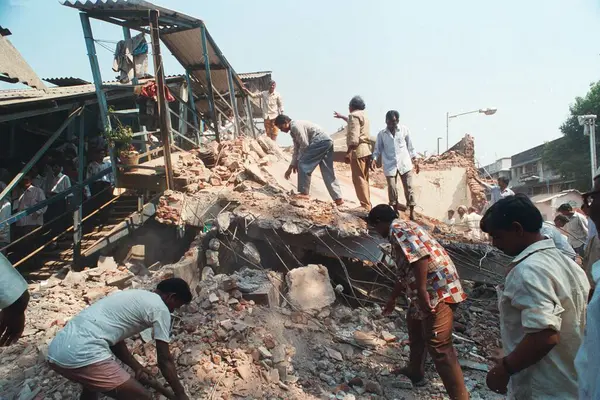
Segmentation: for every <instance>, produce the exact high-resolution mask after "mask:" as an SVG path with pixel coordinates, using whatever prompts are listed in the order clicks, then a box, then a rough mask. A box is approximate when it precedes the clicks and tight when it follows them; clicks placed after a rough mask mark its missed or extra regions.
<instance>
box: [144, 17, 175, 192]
mask: <svg viewBox="0 0 600 400" xmlns="http://www.w3.org/2000/svg"><path fill="white" fill-rule="evenodd" d="M159 29H160V27H159V25H158V10H150V36H151V39H152V54H153V59H154V75H155V77H156V90H157V91H158V118H159V123H160V136H161V139H162V143H163V155H164V157H165V173H166V178H167V190H169V189H173V188H174V187H175V186H174V185H173V165H172V162H171V161H172V160H171V142H170V137H171V135H170V133H171V116H170V115H169V104H168V103H167V98H166V96H165V89H166V85H165V72H164V69H163V62H162V55H161V54H160V38H159Z"/></svg>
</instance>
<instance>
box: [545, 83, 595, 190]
mask: <svg viewBox="0 0 600 400" xmlns="http://www.w3.org/2000/svg"><path fill="white" fill-rule="evenodd" d="M569 110H570V112H571V115H570V116H569V117H568V118H567V120H566V121H565V122H564V123H563V124H562V125H561V127H560V130H561V132H562V133H563V137H562V138H561V139H560V140H554V141H552V142H549V143H546V145H545V146H544V153H543V156H542V161H543V163H544V165H547V166H548V167H550V168H551V169H552V170H553V171H556V172H557V173H559V174H560V175H561V176H562V177H563V178H564V179H569V180H571V179H573V180H575V188H576V189H579V190H581V191H587V190H589V189H590V182H591V180H592V177H591V171H590V169H591V161H590V138H589V136H585V135H584V134H583V126H581V125H579V121H578V120H577V116H579V115H585V114H595V115H598V116H600V82H596V83H593V84H591V85H590V90H589V91H588V93H587V94H586V95H585V97H576V98H575V102H574V103H573V104H572V105H571V106H570V107H569ZM598 134H600V132H598V133H597V135H598ZM596 153H598V140H596Z"/></svg>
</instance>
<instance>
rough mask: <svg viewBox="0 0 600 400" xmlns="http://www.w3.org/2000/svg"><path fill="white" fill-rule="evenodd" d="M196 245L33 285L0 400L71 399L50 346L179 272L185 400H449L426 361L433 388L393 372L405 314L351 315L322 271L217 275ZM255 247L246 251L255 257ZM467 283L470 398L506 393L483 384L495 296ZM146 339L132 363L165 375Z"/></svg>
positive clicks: (0, 380) (463, 327) (404, 342)
mask: <svg viewBox="0 0 600 400" xmlns="http://www.w3.org/2000/svg"><path fill="white" fill-rule="evenodd" d="M214 229H217V228H214ZM213 240H215V239H213ZM200 242H201V238H199V240H198V241H196V242H195V243H194V244H193V246H192V248H190V250H189V251H188V252H187V253H186V255H184V257H183V258H182V260H181V261H180V262H178V263H177V264H174V265H168V266H164V267H162V268H158V266H151V267H148V268H145V266H143V265H139V264H136V265H132V264H128V265H126V266H125V265H121V266H119V265H116V264H115V263H114V262H113V261H112V259H111V258H106V259H103V260H102V261H101V262H100V265H99V267H98V268H96V269H91V270H86V271H83V272H79V273H75V272H69V273H68V274H66V276H64V277H53V278H51V279H50V280H48V281H45V282H41V283H38V284H33V285H31V286H30V291H31V294H32V300H31V303H30V306H29V308H28V311H27V329H26V331H25V333H24V337H23V338H22V339H21V341H20V342H19V343H18V344H16V345H13V346H11V347H8V348H4V349H2V350H0V356H1V357H2V360H3V361H4V362H3V363H2V365H1V366H0V396H2V397H3V398H9V399H12V398H14V399H19V400H26V399H27V400H33V399H40V400H41V399H55V400H60V399H71V398H76V397H77V396H78V393H79V388H78V387H77V386H76V385H74V384H72V383H71V382H68V381H67V380H65V379H64V378H62V377H60V376H58V375H57V374H55V373H54V372H53V371H51V370H50V369H49V368H48V365H47V363H46V362H45V357H46V354H47V346H48V344H49V342H50V341H51V340H52V338H53V337H54V336H55V335H56V333H57V331H58V330H59V329H60V328H61V327H62V326H64V324H65V323H68V320H69V318H71V317H72V316H73V315H75V314H76V313H77V312H79V311H80V310H81V309H83V308H85V307H86V306H87V305H88V304H91V303H93V302H94V301H97V300H98V299H99V298H102V297H103V296H105V295H108V294H109V293H111V292H113V291H116V290H121V289H125V290H126V288H129V287H131V288H146V289H152V288H154V287H155V285H156V283H157V282H159V281H160V280H162V279H164V278H167V277H172V276H181V277H184V278H187V279H186V280H187V281H188V282H189V283H190V285H191V286H192V289H193V292H194V294H195V295H196V296H195V298H194V300H193V301H192V303H191V304H189V305H188V306H185V307H184V308H183V309H182V310H180V311H178V312H177V313H176V314H175V315H174V318H173V321H174V323H173V328H172V341H171V351H172V353H173V356H174V359H175V360H176V362H177V368H178V374H179V376H180V378H181V380H182V382H183V384H184V386H185V387H186V390H187V391H188V394H189V396H190V398H193V399H235V398H265V399H345V400H352V399H385V398H388V399H391V398H412V396H416V398H427V399H442V398H443V397H444V393H445V391H444V388H443V386H442V384H441V381H440V380H439V377H438V376H437V374H436V373H435V371H434V368H433V365H432V364H428V366H427V377H428V378H429V379H430V382H431V383H430V384H429V385H428V386H426V387H424V388H412V384H411V383H410V381H407V380H406V379H402V378H401V377H395V376H393V375H392V373H391V371H392V369H393V368H394V367H396V366H398V365H399V364H402V363H405V362H406V361H407V357H408V335H407V332H406V326H405V322H404V319H403V318H402V317H403V314H404V311H402V310H401V309H397V312H396V313H395V315H393V316H391V317H385V316H382V313H381V308H380V306H379V305H377V304H375V305H371V306H364V305H362V306H360V307H358V308H354V309H353V308H351V307H349V306H347V305H344V303H345V304H349V303H347V301H348V300H349V297H348V295H347V294H345V293H344V292H345V290H344V287H343V286H341V285H339V284H338V285H336V286H335V289H334V287H333V286H332V284H331V281H330V277H329V274H328V270H327V269H326V268H325V267H323V266H321V265H308V266H305V267H299V268H295V269H292V270H290V271H289V272H287V273H286V274H285V276H284V275H283V274H281V273H275V272H272V271H266V270H264V269H262V268H257V269H250V268H247V267H244V268H241V269H239V270H238V271H236V272H235V273H234V274H232V275H224V274H218V275H215V274H214V270H215V269H216V270H218V266H214V269H213V268H211V267H204V268H202V269H200V266H199V263H198V261H199V260H198V253H199V247H198V246H199V245H200ZM220 245H225V243H220ZM211 249H216V250H213V251H217V252H218V251H219V246H218V245H217V244H216V243H215V242H213V243H212V244H211ZM254 250H255V249H252V248H251V249H250V250H249V252H246V253H244V254H246V255H247V256H250V257H251V256H252V254H251V253H252V252H253V251H254ZM240 256H242V255H240ZM255 256H256V255H255ZM258 257H260V255H259V256H258ZM255 261H256V260H255ZM258 261H259V263H260V260H258ZM183 270H186V271H183ZM192 275H193V276H192ZM109 285H110V286H109ZM465 287H466V288H467V289H468V290H469V291H470V293H471V296H472V299H470V300H467V301H466V302H465V303H464V304H463V305H461V307H460V308H459V311H458V312H457V326H456V328H457V331H459V332H460V333H459V334H457V335H455V339H456V340H455V345H456V348H457V350H458V352H459V354H460V358H461V364H462V365H463V368H464V372H465V380H466V383H467V386H468V388H469V390H470V392H471V398H473V399H478V398H479V399H496V398H500V397H499V396H495V395H494V394H492V393H491V392H489V391H488V390H487V389H485V387H484V386H485V384H484V382H485V371H487V369H488V362H487V360H488V359H489V356H490V355H491V351H492V350H493V348H495V347H496V346H497V345H498V329H497V328H496V327H497V326H498V321H497V319H498V317H497V313H496V312H495V307H493V305H494V302H495V300H494V296H495V291H493V290H491V289H490V288H488V287H487V286H485V285H482V286H479V287H477V288H471V287H470V285H468V284H465ZM149 333H150V332H142V334H141V335H138V336H136V337H134V338H132V339H131V340H128V341H127V345H128V347H129V348H130V349H131V351H132V353H133V354H134V357H135V358H136V360H138V361H139V362H140V363H141V364H142V365H144V366H146V367H147V368H149V369H150V370H152V371H153V373H154V374H155V375H156V377H160V373H159V371H158V367H157V360H156V350H155V346H154V343H153V341H152V336H151V334H149ZM160 381H161V383H165V381H164V379H162V378H160ZM157 398H158V397H157ZM161 398H163V397H161Z"/></svg>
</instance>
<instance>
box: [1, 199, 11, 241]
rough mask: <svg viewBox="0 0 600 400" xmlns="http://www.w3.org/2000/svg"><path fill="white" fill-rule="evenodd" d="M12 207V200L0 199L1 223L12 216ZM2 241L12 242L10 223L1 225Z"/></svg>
mask: <svg viewBox="0 0 600 400" xmlns="http://www.w3.org/2000/svg"><path fill="white" fill-rule="evenodd" d="M11 214H12V207H11V206H10V200H8V199H4V200H1V201H0V223H1V222H3V221H6V220H7V219H9V218H10V216H11ZM0 243H10V224H6V225H4V226H3V227H0Z"/></svg>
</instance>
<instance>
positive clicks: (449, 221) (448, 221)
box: [444, 217, 456, 226]
mask: <svg viewBox="0 0 600 400" xmlns="http://www.w3.org/2000/svg"><path fill="white" fill-rule="evenodd" d="M444 223H445V224H446V225H449V226H453V225H454V224H455V223H456V218H454V217H452V218H448V217H446V218H444Z"/></svg>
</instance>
